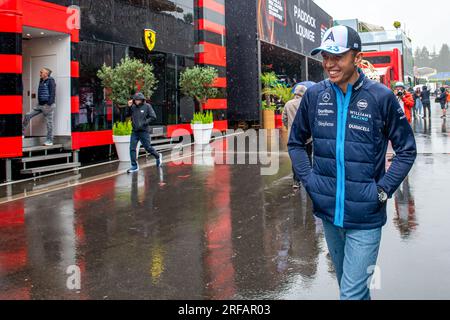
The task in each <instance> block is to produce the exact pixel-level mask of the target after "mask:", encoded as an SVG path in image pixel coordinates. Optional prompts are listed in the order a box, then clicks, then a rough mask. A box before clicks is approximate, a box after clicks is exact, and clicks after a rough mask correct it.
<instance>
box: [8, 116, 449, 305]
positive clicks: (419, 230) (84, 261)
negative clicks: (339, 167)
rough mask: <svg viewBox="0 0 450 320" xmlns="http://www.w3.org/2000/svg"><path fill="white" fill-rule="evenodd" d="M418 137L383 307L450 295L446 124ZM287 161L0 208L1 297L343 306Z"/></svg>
mask: <svg viewBox="0 0 450 320" xmlns="http://www.w3.org/2000/svg"><path fill="white" fill-rule="evenodd" d="M425 126H426V127H427V129H425ZM414 127H415V131H416V134H417V143H418V147H419V153H420V155H419V156H418V159H417V162H416V164H415V166H414V168H413V170H412V172H411V174H410V176H409V178H408V179H406V180H405V181H404V183H403V184H402V186H401V188H400V189H399V190H398V192H397V193H396V194H395V196H394V197H393V199H392V200H391V201H390V202H389V206H388V209H389V210H388V211H389V213H388V214H389V219H388V224H387V226H386V227H385V228H384V235H383V240H382V246H381V254H380V259H379V266H380V270H381V274H380V275H381V289H380V290H375V291H374V292H373V297H374V298H375V299H396V298H400V299H415V298H437V299H439V298H448V297H450V289H449V288H450V279H449V278H448V277H446V274H447V271H448V270H449V269H450V242H449V241H448V230H450V217H449V212H450V210H449V209H448V205H447V201H446V192H447V190H448V188H447V185H448V181H449V178H450V173H449V170H448V168H447V163H448V162H449V160H450V156H449V152H450V148H449V147H448V144H447V143H448V142H447V141H448V140H447V139H448V133H447V132H446V131H447V130H446V123H443V121H441V120H440V119H439V118H437V117H435V118H433V121H432V123H431V124H430V123H427V124H426V125H425V122H424V121H423V120H418V121H416V123H414ZM444 128H445V130H444ZM285 139H286V137H285V135H282V138H281V141H285ZM279 159H280V169H279V170H278V173H277V174H276V175H273V176H262V175H261V174H260V173H261V171H260V169H261V168H260V167H261V166H260V165H250V164H249V165H245V164H242V165H226V164H223V165H217V164H216V165H211V162H210V161H208V159H207V158H206V157H205V158H203V159H202V161H200V162H198V163H200V164H184V165H176V164H174V163H167V164H166V165H165V166H164V167H163V168H162V169H161V170H158V169H156V168H155V167H147V168H145V169H143V170H141V171H140V172H139V173H138V174H135V175H132V176H130V175H125V174H118V175H114V176H111V177H109V178H105V179H100V180H97V181H94V182H92V183H84V184H81V185H76V186H73V187H69V188H64V189H61V190H57V191H52V192H47V193H44V194H42V195H39V196H36V197H29V198H24V199H20V200H17V201H13V202H8V203H4V204H1V205H0V299H54V298H68V299H119V298H126V299H233V298H237V299H259V298H264V299H265V298H273V299H337V298H338V289H337V284H336V280H335V277H334V274H333V270H332V266H331V262H330V260H329V258H328V255H327V248H326V244H325V242H324V237H323V231H322V224H321V221H320V220H317V219H316V218H315V217H314V216H313V215H312V214H311V210H312V207H311V202H310V200H309V197H308V196H307V195H306V193H305V192H304V190H303V189H301V190H299V191H298V192H293V191H292V188H291V182H292V181H291V171H290V170H291V165H290V161H289V157H288V155H287V153H286V152H284V151H282V152H281V153H280V158H279ZM104 170H105V172H106V171H107V170H106V169H104ZM114 170H119V169H118V168H115V169H114ZM17 188H19V187H17ZM72 265H76V266H78V267H79V268H80V274H81V289H79V290H77V289H75V290H69V289H68V287H67V281H68V278H69V277H70V275H71V274H67V268H68V267H69V266H72Z"/></svg>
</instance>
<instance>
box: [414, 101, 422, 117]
mask: <svg viewBox="0 0 450 320" xmlns="http://www.w3.org/2000/svg"><path fill="white" fill-rule="evenodd" d="M415 108H416V111H417V114H418V115H419V116H421V115H422V109H423V104H422V100H420V99H417V100H416V105H415Z"/></svg>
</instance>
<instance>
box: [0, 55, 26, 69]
mask: <svg viewBox="0 0 450 320" xmlns="http://www.w3.org/2000/svg"><path fill="white" fill-rule="evenodd" d="M0 73H22V56H20V55H17V54H0Z"/></svg>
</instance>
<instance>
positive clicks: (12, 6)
mask: <svg viewBox="0 0 450 320" xmlns="http://www.w3.org/2000/svg"><path fill="white" fill-rule="evenodd" d="M0 3H1V6H0V8H1V9H2V10H4V11H18V12H22V11H23V1H22V0H2V1H1V2H0Z"/></svg>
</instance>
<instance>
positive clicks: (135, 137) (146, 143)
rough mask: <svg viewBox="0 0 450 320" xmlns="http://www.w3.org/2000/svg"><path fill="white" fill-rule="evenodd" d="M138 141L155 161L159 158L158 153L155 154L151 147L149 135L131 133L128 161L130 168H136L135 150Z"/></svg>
mask: <svg viewBox="0 0 450 320" xmlns="http://www.w3.org/2000/svg"><path fill="white" fill-rule="evenodd" d="M139 141H140V142H141V144H142V146H143V147H144V148H145V151H147V152H148V153H150V154H151V155H152V156H154V157H155V159H158V158H159V153H158V152H156V150H155V149H154V148H153V147H152V143H151V138H150V133H148V132H147V131H132V132H131V140H130V159H131V167H132V168H136V167H137V159H136V148H137V145H138V143H139Z"/></svg>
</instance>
